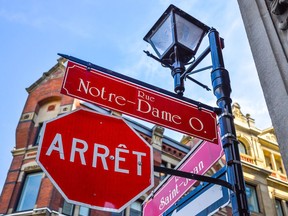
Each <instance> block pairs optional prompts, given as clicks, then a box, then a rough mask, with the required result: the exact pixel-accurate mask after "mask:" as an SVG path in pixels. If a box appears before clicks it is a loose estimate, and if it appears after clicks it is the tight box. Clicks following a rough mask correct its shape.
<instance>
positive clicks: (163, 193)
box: [143, 141, 224, 216]
mask: <svg viewBox="0 0 288 216" xmlns="http://www.w3.org/2000/svg"><path fill="white" fill-rule="evenodd" d="M223 155H224V152H223V149H222V145H221V144H218V145H214V144H211V143H210V142H207V141H204V142H203V143H201V145H200V146H199V147H198V148H197V149H196V150H195V151H193V152H192V151H191V152H190V153H189V154H188V155H186V157H185V158H184V159H183V160H182V162H180V163H181V165H180V166H179V167H178V170H180V171H185V172H191V173H194V174H199V175H201V174H205V173H206V172H207V171H208V170H209V169H210V168H211V167H212V165H213V164H215V163H216V161H218V160H219V159H220V158H221V157H222V156H223ZM196 182H197V181H196V180H192V179H187V178H182V177H177V176H169V177H168V178H167V179H165V180H163V183H162V184H160V185H159V186H158V187H157V188H156V189H155V190H154V193H153V194H152V195H150V196H149V197H148V198H147V199H146V200H145V202H144V204H143V216H150V215H154V216H159V215H162V214H163V213H164V212H165V211H166V210H167V209H169V208H170V207H171V206H172V205H174V204H175V203H176V202H177V200H178V199H180V198H181V197H182V196H183V195H184V194H185V193H186V192H187V191H188V190H189V189H190V188H191V187H192V186H193V185H194V184H195V183H196Z"/></svg>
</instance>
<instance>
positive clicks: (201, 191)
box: [163, 168, 230, 216]
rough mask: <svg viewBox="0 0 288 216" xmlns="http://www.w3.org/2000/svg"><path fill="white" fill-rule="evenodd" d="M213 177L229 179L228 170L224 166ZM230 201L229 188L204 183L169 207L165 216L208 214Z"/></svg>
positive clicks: (200, 215)
mask: <svg viewBox="0 0 288 216" xmlns="http://www.w3.org/2000/svg"><path fill="white" fill-rule="evenodd" d="M212 177H214V178H217V179H222V180H224V181H227V176H226V170H225V168H222V169H221V170H219V171H218V172H217V173H215V174H214V175H213V176H212ZM229 202H230V199H229V191H228V188H226V187H223V186H220V185H216V184H211V183H204V184H202V185H199V186H198V187H196V188H195V189H194V190H193V191H191V192H190V193H189V194H187V195H186V196H185V197H183V198H182V199H181V200H179V201H177V203H176V205H174V206H172V207H171V208H170V209H168V210H167V211H166V212H165V213H164V214H163V215H164V216H186V215H195V216H196V215H197V216H208V215H212V214H214V213H216V212H217V211H218V210H219V209H220V208H221V207H224V206H226V205H228V204H229Z"/></svg>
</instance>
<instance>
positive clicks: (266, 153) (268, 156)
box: [264, 151, 273, 170]
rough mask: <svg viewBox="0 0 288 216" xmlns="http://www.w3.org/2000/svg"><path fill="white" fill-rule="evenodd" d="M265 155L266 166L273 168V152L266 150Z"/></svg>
mask: <svg viewBox="0 0 288 216" xmlns="http://www.w3.org/2000/svg"><path fill="white" fill-rule="evenodd" d="M264 157H265V164H266V168H268V169H271V170H272V169H273V166H272V162H271V154H270V153H269V152H266V151H264Z"/></svg>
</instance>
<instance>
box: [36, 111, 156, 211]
mask: <svg viewBox="0 0 288 216" xmlns="http://www.w3.org/2000/svg"><path fill="white" fill-rule="evenodd" d="M37 162H38V164H39V165H40V167H41V168H42V169H43V170H44V172H45V173H46V174H47V176H48V177H49V179H50V180H51V181H52V183H53V184H54V186H55V187H56V188H57V189H58V190H59V192H60V193H61V194H62V196H63V197H64V198H65V199H66V200H67V201H69V202H71V203H73V204H77V205H84V206H87V207H89V208H94V209H98V210H104V211H113V212H120V211H122V210H124V209H125V208H126V207H127V206H128V205H130V204H131V203H132V202H133V201H135V200H136V199H138V198H139V197H140V196H142V195H143V194H145V193H146V192H147V191H148V190H150V189H151V188H152V187H153V186H154V176H153V149H152V147H151V145H149V144H148V143H147V142H146V141H145V140H144V139H143V138H142V137H141V136H140V135H138V133H136V131H134V129H133V128H131V127H130V126H129V125H128V124H127V123H126V122H125V121H124V120H123V119H122V118H120V117H114V116H107V115H103V114H99V113H96V112H92V111H88V110H84V109H79V110H76V111H73V112H71V113H69V114H66V115H62V116H60V117H58V118H55V119H53V120H50V121H47V122H45V123H44V125H43V130H42V134H41V137H40V144H39V149H38V152H37Z"/></svg>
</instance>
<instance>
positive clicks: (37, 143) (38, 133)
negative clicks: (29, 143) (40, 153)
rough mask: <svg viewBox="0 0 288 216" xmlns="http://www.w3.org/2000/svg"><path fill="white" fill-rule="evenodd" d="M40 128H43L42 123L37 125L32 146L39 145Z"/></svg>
mask: <svg viewBox="0 0 288 216" xmlns="http://www.w3.org/2000/svg"><path fill="white" fill-rule="evenodd" d="M42 126H43V122H41V123H39V124H38V128H37V132H36V136H35V141H34V144H33V146H38V145H39V142H40V135H41V130H42Z"/></svg>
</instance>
